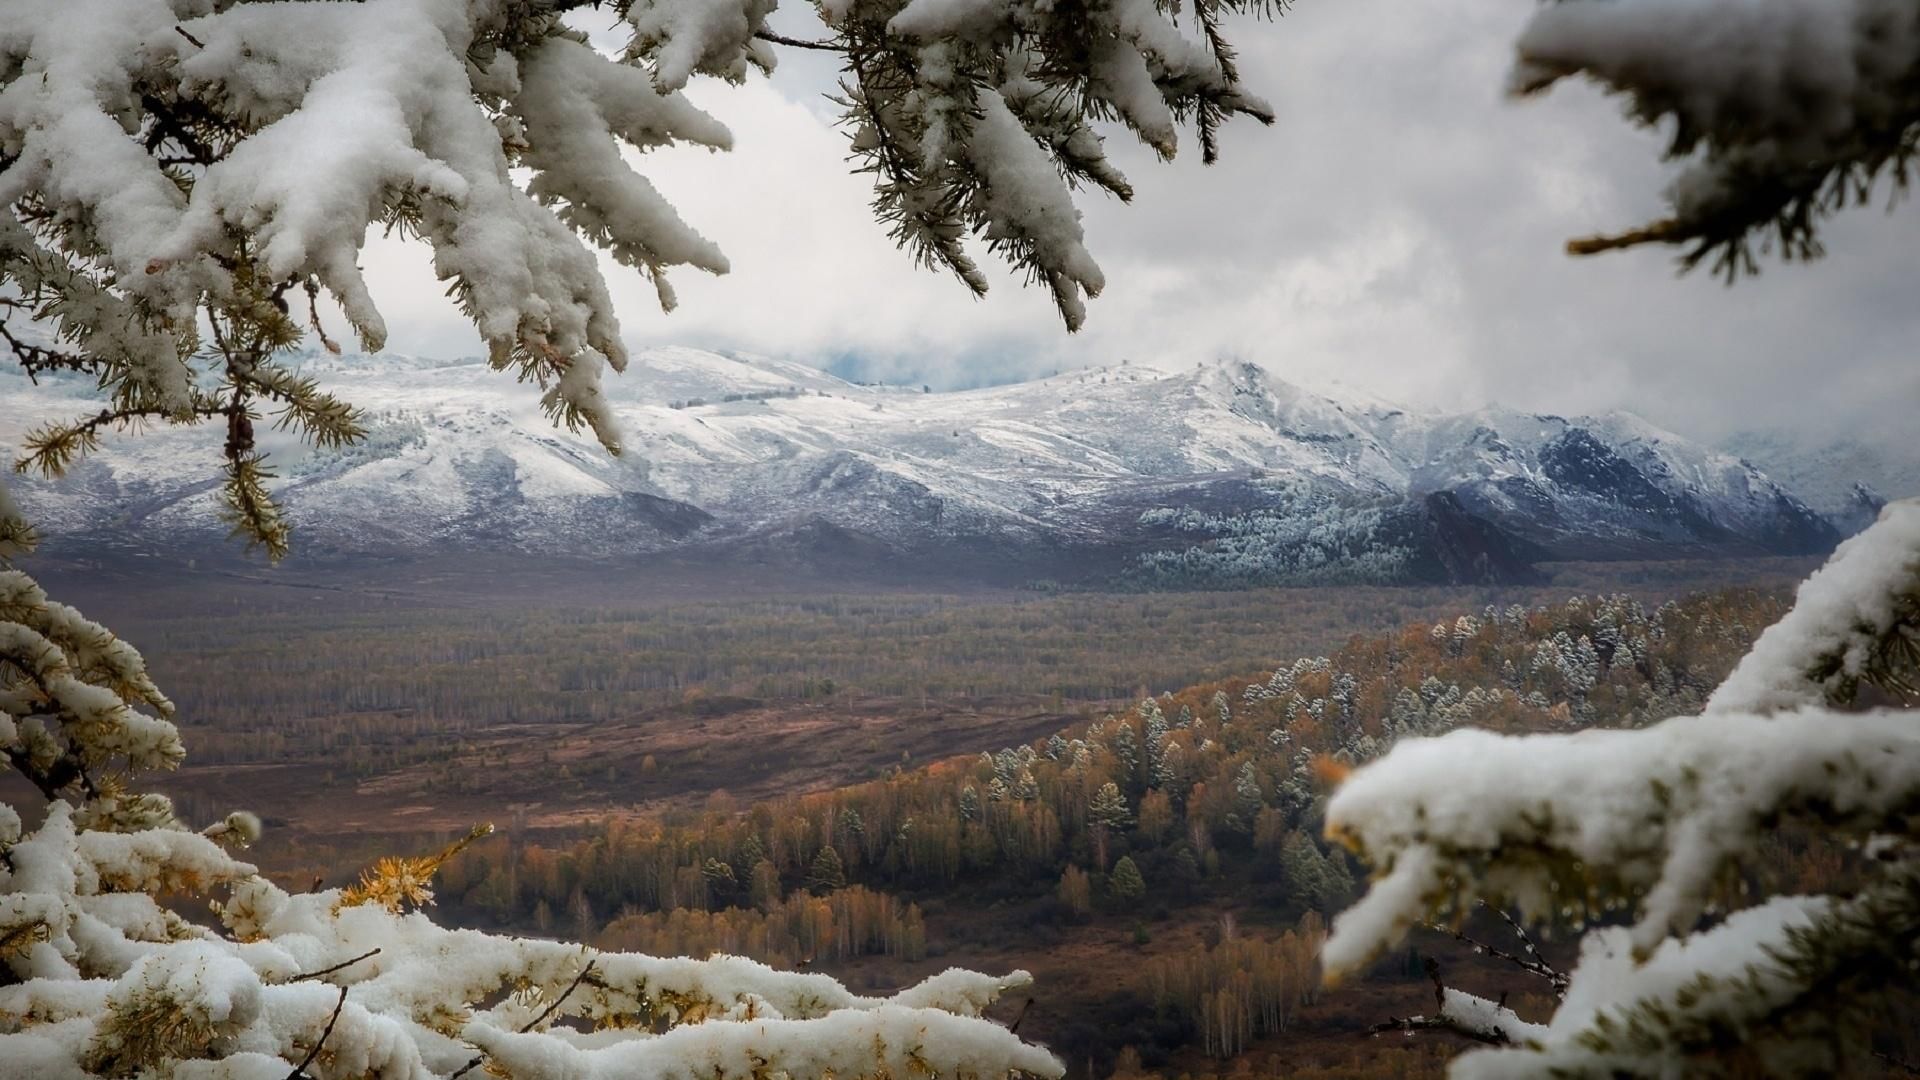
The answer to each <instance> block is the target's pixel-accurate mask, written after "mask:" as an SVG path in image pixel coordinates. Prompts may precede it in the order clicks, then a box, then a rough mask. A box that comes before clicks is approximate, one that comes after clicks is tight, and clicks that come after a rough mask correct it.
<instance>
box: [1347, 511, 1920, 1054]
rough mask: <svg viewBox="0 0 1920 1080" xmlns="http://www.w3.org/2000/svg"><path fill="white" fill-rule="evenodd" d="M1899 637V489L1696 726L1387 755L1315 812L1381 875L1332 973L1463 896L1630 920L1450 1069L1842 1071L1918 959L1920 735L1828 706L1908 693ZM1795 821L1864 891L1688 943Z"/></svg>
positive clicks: (1907, 564) (1752, 918) (1908, 571)
mask: <svg viewBox="0 0 1920 1080" xmlns="http://www.w3.org/2000/svg"><path fill="white" fill-rule="evenodd" d="M1916 641H1920V501H1915V500H1909V501H1904V502H1899V503H1894V504H1891V505H1889V506H1888V507H1886V509H1885V510H1884V511H1883V512H1882V514H1881V517H1880V520H1879V522H1878V523H1876V524H1875V525H1874V526H1873V527H1872V528H1870V529H1868V530H1867V531H1866V532H1865V533H1862V534H1861V535H1859V536H1857V537H1855V538H1853V539H1852V540H1849V541H1848V542H1847V543H1845V544H1843V545H1841V547H1840V548H1839V550H1838V551H1836V552H1835V553H1834V555H1833V557H1832V559H1831V560H1830V561H1829V562H1828V564H1827V565H1826V566H1825V567H1824V568H1823V569H1821V570H1820V571H1819V572H1818V573H1816V574H1814V575H1813V576H1812V577H1811V578H1809V579H1808V580H1807V581H1806V582H1805V583H1804V584H1803V585H1802V586H1801V588H1800V592H1799V596H1798V598H1797V599H1796V602H1795V604H1794V608H1793V610H1792V611H1791V612H1790V613H1789V614H1788V615H1787V616H1786V617H1784V618H1783V619H1782V620H1781V621H1780V622H1779V623H1778V624H1776V625H1775V626H1773V627H1772V628H1770V629H1769V630H1767V631H1766V632H1765V633H1764V634H1763V635H1762V636H1761V638H1760V640H1759V641H1758V642H1757V643H1756V645H1755V646H1754V648H1753V650H1752V652H1751V653H1750V654H1749V655H1748V657H1747V658H1746V660H1744V661H1743V662H1742V663H1741V664H1740V665H1739V666H1738V667H1737V668H1736V669H1735V671H1734V673H1733V674H1732V675H1731V676H1730V677H1729V678H1728V679H1727V681H1726V682H1725V684H1723V685H1722V687H1721V688H1720V690H1719V691H1718V692H1717V693H1716V694H1715V695H1714V697H1713V698H1712V699H1711V700H1710V701H1709V703H1708V706H1707V709H1706V711H1705V712H1703V713H1702V714H1701V715H1698V716H1683V717H1675V718H1673V719H1670V720H1667V721H1665V722H1663V723H1660V724H1657V725H1655V726H1652V727H1649V728H1642V729H1637V730H1619V731H1599V730H1594V731H1585V732H1580V733H1577V734H1571V735H1557V734H1556V735H1531V736H1509V735H1496V734H1493V733H1491V732H1486V731H1476V730H1467V731H1456V732H1453V733H1452V734H1449V735H1446V736H1444V737H1441V738H1436V739H1414V740H1408V741H1405V742H1402V743H1401V744H1400V745H1398V746H1396V747H1395V748H1394V749H1393V750H1392V751H1391V752H1390V753H1388V754H1387V755H1386V756H1385V757H1384V758H1382V759H1380V760H1378V761H1376V762H1374V763H1372V764H1370V765H1366V766H1363V767H1362V768H1361V769H1359V770H1358V771H1357V772H1355V773H1354V774H1353V776H1352V777H1351V778H1349V779H1348V780H1347V782H1346V783H1345V784H1343V785H1342V786H1341V788H1340V789H1339V791H1338V792H1336V793H1335V795H1334V796H1333V798H1332V800H1331V801H1330V803H1329V804H1328V807H1327V829H1328V832H1329V834H1330V835H1332V836H1333V837H1335V838H1337V839H1339V840H1341V841H1343V842H1345V843H1346V844H1348V845H1349V846H1350V847H1352V848H1353V849H1354V850H1355V851H1356V852H1358V853H1360V854H1361V855H1363V856H1364V857H1366V858H1367V859H1368V860H1369V861H1371V862H1372V863H1373V864H1374V865H1375V866H1376V867H1378V868H1379V870H1378V875H1377V876H1376V878H1375V880H1374V882H1373V885H1372V888H1371V889H1370V891H1369V892H1368V894H1367V896H1366V897H1365V898H1363V899H1362V900H1361V901H1360V902H1359V903H1357V904H1355V905H1354V906H1353V907H1352V908H1351V909H1349V910H1348V911H1347V912H1346V913H1344V914H1343V915H1341V916H1340V918H1339V919H1337V920H1336V921H1335V923H1334V933H1333V936H1332V938H1331V939H1329V941H1328V943H1327V946H1326V950H1325V952H1324V955H1323V960H1324V962H1325V964H1326V966H1327V970H1328V972H1329V973H1330V974H1331V975H1334V976H1337V975H1339V974H1341V973H1343V972H1350V971H1353V970H1356V969H1357V968H1359V967H1360V965H1362V964H1363V963H1365V962H1366V961H1367V960H1368V959H1370V958H1371V957H1372V956H1374V955H1376V954H1377V953H1378V952H1379V951H1380V950H1381V949H1383V948H1385V947H1386V946H1388V945H1390V944H1391V943H1392V942H1394V941H1396V940H1398V939H1399V938H1400V937H1401V936H1402V935H1403V934H1404V933H1405V932H1406V931H1407V930H1408V929H1410V928H1411V927H1413V926H1414V925H1416V924H1417V923H1419V922H1420V921H1422V920H1424V919H1425V918H1427V917H1428V915H1429V914H1431V913H1442V914H1447V913H1452V914H1455V915H1458V914H1459V913H1462V912H1465V911H1466V910H1468V905H1469V904H1470V903H1471V902H1473V901H1476V900H1485V901H1487V902H1489V903H1492V904H1505V903H1513V904H1516V905H1518V906H1519V907H1520V909H1521V910H1522V911H1523V912H1524V913H1526V914H1527V915H1528V916H1530V917H1533V918H1547V919H1551V918H1554V917H1559V918H1570V919H1574V920H1577V921H1585V920H1590V919H1591V920H1611V919H1613V918H1615V913H1621V912H1624V913H1630V914H1632V915H1633V917H1634V921H1633V922H1632V923H1631V925H1625V926H1608V927H1606V928H1603V929H1597V930H1594V931H1592V932H1590V933H1588V934H1587V935H1586V937H1585V939H1584V940H1583V942H1582V947H1581V958H1580V963H1579V966H1578V967H1577V968H1576V969H1575V971H1574V972H1573V973H1572V976H1571V978H1570V980H1569V982H1568V985H1567V990H1566V994H1565V999H1564V1001H1563V1003H1562V1005H1561V1006H1560V1008H1559V1010H1558V1012H1556V1014H1555V1016H1554V1017H1553V1019H1552V1021H1551V1022H1550V1023H1549V1024H1548V1025H1546V1027H1545V1028H1544V1029H1543V1030H1542V1031H1541V1032H1539V1033H1535V1034H1530V1035H1528V1036H1527V1037H1526V1038H1525V1039H1524V1040H1517V1045H1515V1046H1514V1047H1512V1048H1509V1049H1505V1050H1499V1051H1485V1052H1480V1053H1476V1054H1474V1055H1470V1056H1468V1057H1465V1058H1462V1059H1461V1060H1460V1061H1459V1062H1458V1063H1457V1064H1456V1073H1457V1074H1458V1075H1466V1076H1533V1075H1542V1074H1544V1073H1547V1072H1551V1071H1553V1070H1555V1069H1559V1070H1565V1071H1566V1074H1568V1075H1596V1074H1597V1075H1619V1074H1622V1073H1629V1074H1636V1075H1640V1074H1656V1075H1661V1074H1674V1070H1676V1069H1680V1070H1682V1071H1685V1069H1687V1068H1691V1069H1696V1070H1697V1069H1702V1068H1720V1069H1729V1068H1730V1069H1733V1070H1734V1071H1736V1072H1737V1071H1738V1070H1739V1069H1740V1068H1743V1067H1745V1065H1741V1064H1737V1063H1740V1062H1745V1063H1747V1064H1753V1063H1755V1062H1759V1065H1758V1066H1756V1068H1759V1069H1760V1071H1763V1072H1766V1073H1768V1074H1771V1075H1816V1074H1824V1073H1831V1072H1832V1071H1834V1070H1836V1069H1839V1068H1841V1067H1842V1066H1844V1065H1845V1064H1846V1061H1845V1057H1844V1056H1845V1055H1846V1054H1847V1053H1849V1052H1853V1053H1864V1050H1862V1049H1861V1048H1860V1047H1859V1046H1857V1045H1853V1044H1850V1043H1849V1042H1848V1040H1847V1039H1845V1038H1842V1037H1839V1036H1841V1035H1844V1034H1847V1033H1849V1032H1850V1031H1851V1030H1852V1029H1851V1028H1850V1026H1849V1025H1852V1024H1854V1023H1856V1022H1857V1021H1858V1020H1859V1019H1860V1017H1861V1015H1862V1011H1863V1009H1864V1008H1865V1007H1866V1006H1868V1005H1870V1004H1871V1003H1873V1002H1874V1001H1875V1000H1877V998H1878V996H1879V995H1882V994H1885V993H1887V992H1888V991H1889V990H1890V989H1892V988H1894V987H1897V986H1901V985H1911V984H1912V983H1913V981H1914V970H1915V964H1916V962H1920V854H1916V849H1915V847H1914V843H1913V842H1914V840H1915V839H1916V837H1914V835H1913V832H1912V825H1911V823H1912V822H1913V821H1914V820H1916V818H1917V817H1920V726H1916V724H1915V722H1914V721H1915V715H1914V713H1913V712H1911V711H1907V710H1901V709H1896V708H1888V707H1878V708H1867V709H1859V710H1857V711H1855V710H1851V709H1849V706H1854V705H1856V704H1857V703H1856V701H1855V697H1856V694H1857V692H1858V690H1859V689H1860V687H1862V686H1863V685H1874V686H1877V687H1880V688H1881V689H1882V691H1883V692H1885V693H1888V694H1893V695H1897V694H1900V693H1902V692H1910V691H1911V689H1912V687H1913V686H1914V679H1915V676H1916V674H1920V668H1917V667H1916V663H1915V661H1916V659H1917V658H1920V651H1916V649H1915V643H1916ZM1795 826H1798V827H1804V828H1808V829H1812V830H1816V831H1818V832H1820V833H1823V834H1825V835H1827V836H1829V837H1833V838H1838V839H1850V840H1854V841H1857V842H1859V843H1860V845H1861V846H1862V847H1863V849H1864V850H1865V852H1866V854H1867V857H1868V858H1867V866H1866V868H1865V870H1864V871H1863V872H1864V874H1865V881H1864V884H1863V885H1862V886H1861V888H1860V889H1859V890H1858V891H1857V892H1856V893H1854V894H1853V895H1851V896H1796V897H1776V898H1773V899H1772V900H1770V901H1768V902H1766V903H1763V904H1760V905H1759V906H1756V907H1752V908H1748V909H1745V910H1742V911H1738V912H1736V913H1734V914H1732V915H1730V916H1728V917H1726V918H1725V919H1724V920H1722V921H1720V922H1719V923H1718V924H1716V925H1712V926H1710V927H1709V928H1707V929H1700V927H1701V926H1702V924H1703V920H1706V919H1707V918H1708V917H1709V916H1710V915H1711V914H1712V912H1713V908H1714V905H1715V903H1716V901H1719V900H1720V899H1722V898H1723V896H1724V893H1725V889H1724V888H1722V887H1721V886H1722V885H1723V883H1724V881H1725V880H1726V875H1727V874H1728V872H1730V871H1736V870H1738V869H1740V868H1741V867H1742V866H1743V863H1744V860H1747V859H1749V858H1751V856H1752V853H1753V852H1754V851H1755V850H1756V849H1757V848H1758V847H1759V845H1760V841H1761V840H1762V838H1763V837H1764V836H1765V835H1766V834H1769V833H1772V832H1774V831H1775V830H1778V829H1780V828H1782V827H1795ZM1516 1019H1517V1018H1516ZM1762 1048H1765V1049H1764V1050H1763V1049H1762ZM1730 1054H1731V1055H1734V1056H1731V1057H1730V1056H1728V1055H1730ZM1740 1055H1746V1056H1740ZM1682 1062H1686V1063H1687V1064H1686V1065H1684V1066H1683V1065H1682V1064H1681V1063H1682Z"/></svg>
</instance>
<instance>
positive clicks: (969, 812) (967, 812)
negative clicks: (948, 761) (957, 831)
mask: <svg viewBox="0 0 1920 1080" xmlns="http://www.w3.org/2000/svg"><path fill="white" fill-rule="evenodd" d="M959 813H960V820H961V821H978V820H980V793H979V792H978V791H975V790H974V789H973V785H972V784H968V785H967V786H966V787H963V788H961V789H960V807H959Z"/></svg>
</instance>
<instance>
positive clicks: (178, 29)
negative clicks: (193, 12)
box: [173, 24, 207, 49]
mask: <svg viewBox="0 0 1920 1080" xmlns="http://www.w3.org/2000/svg"><path fill="white" fill-rule="evenodd" d="M173 32H174V33H176V34H179V35H180V36H181V37H183V38H186V39H187V40H188V41H191V42H193V47H194V48H196V49H204V48H206V47H207V43H206V42H204V41H201V40H200V39H199V38H197V37H194V36H193V35H192V34H189V33H187V28H186V27H184V26H180V25H178V24H175V25H174V28H173Z"/></svg>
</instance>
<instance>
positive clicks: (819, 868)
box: [807, 844, 847, 893]
mask: <svg viewBox="0 0 1920 1080" xmlns="http://www.w3.org/2000/svg"><path fill="white" fill-rule="evenodd" d="M846 887H847V870H846V867H845V865H843V864H842V863H841V861H840V852H839V851H838V850H836V849H835V848H834V846H833V845H832V844H825V845H822V846H821V848H820V853H819V854H818V855H815V856H814V857H813V865H812V866H811V867H810V868H808V870H807V888H809V889H812V890H813V891H814V892H816V893H827V892H832V891H834V890H835V889H844V888H846Z"/></svg>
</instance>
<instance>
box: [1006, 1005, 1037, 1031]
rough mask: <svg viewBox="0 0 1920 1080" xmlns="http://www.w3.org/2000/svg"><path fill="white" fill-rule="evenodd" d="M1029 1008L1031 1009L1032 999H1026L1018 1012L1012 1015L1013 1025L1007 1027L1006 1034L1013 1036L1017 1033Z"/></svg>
mask: <svg viewBox="0 0 1920 1080" xmlns="http://www.w3.org/2000/svg"><path fill="white" fill-rule="evenodd" d="M1031 1008H1033V999H1032V998H1028V999H1027V1000H1026V1001H1024V1002H1022V1003H1021V1004H1020V1011H1019V1012H1018V1013H1016V1014H1015V1015H1014V1018H1013V1023H1011V1024H1008V1025H1007V1034H1009V1035H1014V1034H1018V1033H1019V1031H1020V1024H1021V1022H1022V1021H1024V1020H1026V1018H1027V1010H1028V1009H1031Z"/></svg>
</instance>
